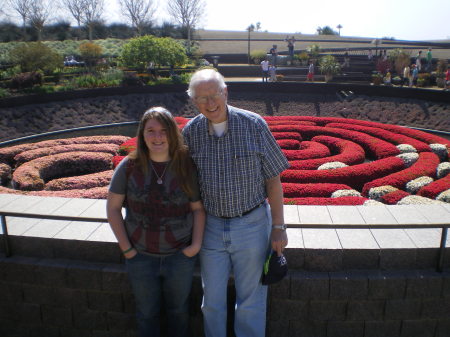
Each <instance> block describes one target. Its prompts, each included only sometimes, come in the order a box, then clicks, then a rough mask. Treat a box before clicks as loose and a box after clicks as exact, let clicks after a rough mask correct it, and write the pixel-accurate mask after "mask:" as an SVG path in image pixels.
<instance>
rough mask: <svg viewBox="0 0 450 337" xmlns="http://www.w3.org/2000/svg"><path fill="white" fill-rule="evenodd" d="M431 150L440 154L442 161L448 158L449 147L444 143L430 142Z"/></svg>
mask: <svg viewBox="0 0 450 337" xmlns="http://www.w3.org/2000/svg"><path fill="white" fill-rule="evenodd" d="M430 148H431V151H433V152H434V153H435V154H437V155H438V157H439V158H440V159H441V161H445V160H448V149H447V146H446V145H444V144H430Z"/></svg>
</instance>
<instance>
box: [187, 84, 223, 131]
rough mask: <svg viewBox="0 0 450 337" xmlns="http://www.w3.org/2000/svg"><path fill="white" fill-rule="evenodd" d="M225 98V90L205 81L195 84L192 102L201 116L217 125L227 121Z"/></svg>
mask: <svg viewBox="0 0 450 337" xmlns="http://www.w3.org/2000/svg"><path fill="white" fill-rule="evenodd" d="M227 98H228V92H227V88H224V89H220V88H219V85H218V84H217V83H216V82H215V81H207V82H200V83H199V84H197V86H196V88H195V97H194V98H193V102H194V104H195V106H196V107H197V109H198V111H200V113H201V114H202V115H204V116H205V117H206V118H208V119H209V120H210V121H211V122H212V123H214V124H217V123H222V122H225V121H226V120H227Z"/></svg>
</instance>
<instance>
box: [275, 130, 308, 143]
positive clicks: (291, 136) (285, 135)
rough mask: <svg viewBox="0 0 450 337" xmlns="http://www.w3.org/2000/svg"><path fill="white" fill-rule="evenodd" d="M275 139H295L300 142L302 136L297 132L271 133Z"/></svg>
mask: <svg viewBox="0 0 450 337" xmlns="http://www.w3.org/2000/svg"><path fill="white" fill-rule="evenodd" d="M272 135H273V138H275V139H277V140H278V139H296V140H298V141H299V142H301V141H302V136H301V135H300V134H299V133H298V132H272Z"/></svg>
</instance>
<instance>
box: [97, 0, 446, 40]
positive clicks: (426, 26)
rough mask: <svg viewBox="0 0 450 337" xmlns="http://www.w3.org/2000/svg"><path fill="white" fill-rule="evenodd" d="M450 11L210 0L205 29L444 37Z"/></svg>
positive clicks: (351, 0)
mask: <svg viewBox="0 0 450 337" xmlns="http://www.w3.org/2000/svg"><path fill="white" fill-rule="evenodd" d="M105 2H107V3H108V4H109V5H108V6H107V7H108V8H109V10H108V13H109V14H108V16H109V17H111V18H112V19H111V20H112V21H119V20H117V19H118V18H119V17H120V15H118V14H117V13H118V12H119V11H118V8H119V7H118V6H117V4H116V2H117V0H105ZM166 3H167V0H158V10H157V13H156V17H157V18H158V19H159V20H158V21H157V23H161V22H162V20H163V19H166V20H168V16H167V12H166V11H165V6H166ZM449 14H450V0H426V1H423V0H375V1H373V0H372V1H367V0H341V1H336V0H319V1H300V0H280V1H274V0H258V1H249V0H206V15H205V19H204V20H203V22H202V23H201V25H200V26H199V28H204V29H211V30H233V31H244V30H245V29H246V28H247V27H248V26H249V25H250V24H252V23H253V24H256V23H257V22H260V23H261V28H262V30H263V31H265V30H267V31H269V32H281V33H302V34H315V33H316V29H317V27H324V26H330V27H331V28H333V29H334V30H337V28H336V26H337V25H338V24H340V25H342V26H343V28H342V29H341V36H353V37H371V38H382V37H394V38H396V39H398V40H443V39H450V17H449ZM122 20H123V19H122ZM108 21H109V19H108Z"/></svg>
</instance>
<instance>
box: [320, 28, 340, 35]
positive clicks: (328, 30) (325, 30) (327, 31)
mask: <svg viewBox="0 0 450 337" xmlns="http://www.w3.org/2000/svg"><path fill="white" fill-rule="evenodd" d="M317 34H319V35H338V32H336V31H335V30H333V29H332V28H331V27H330V26H325V27H317Z"/></svg>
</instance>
